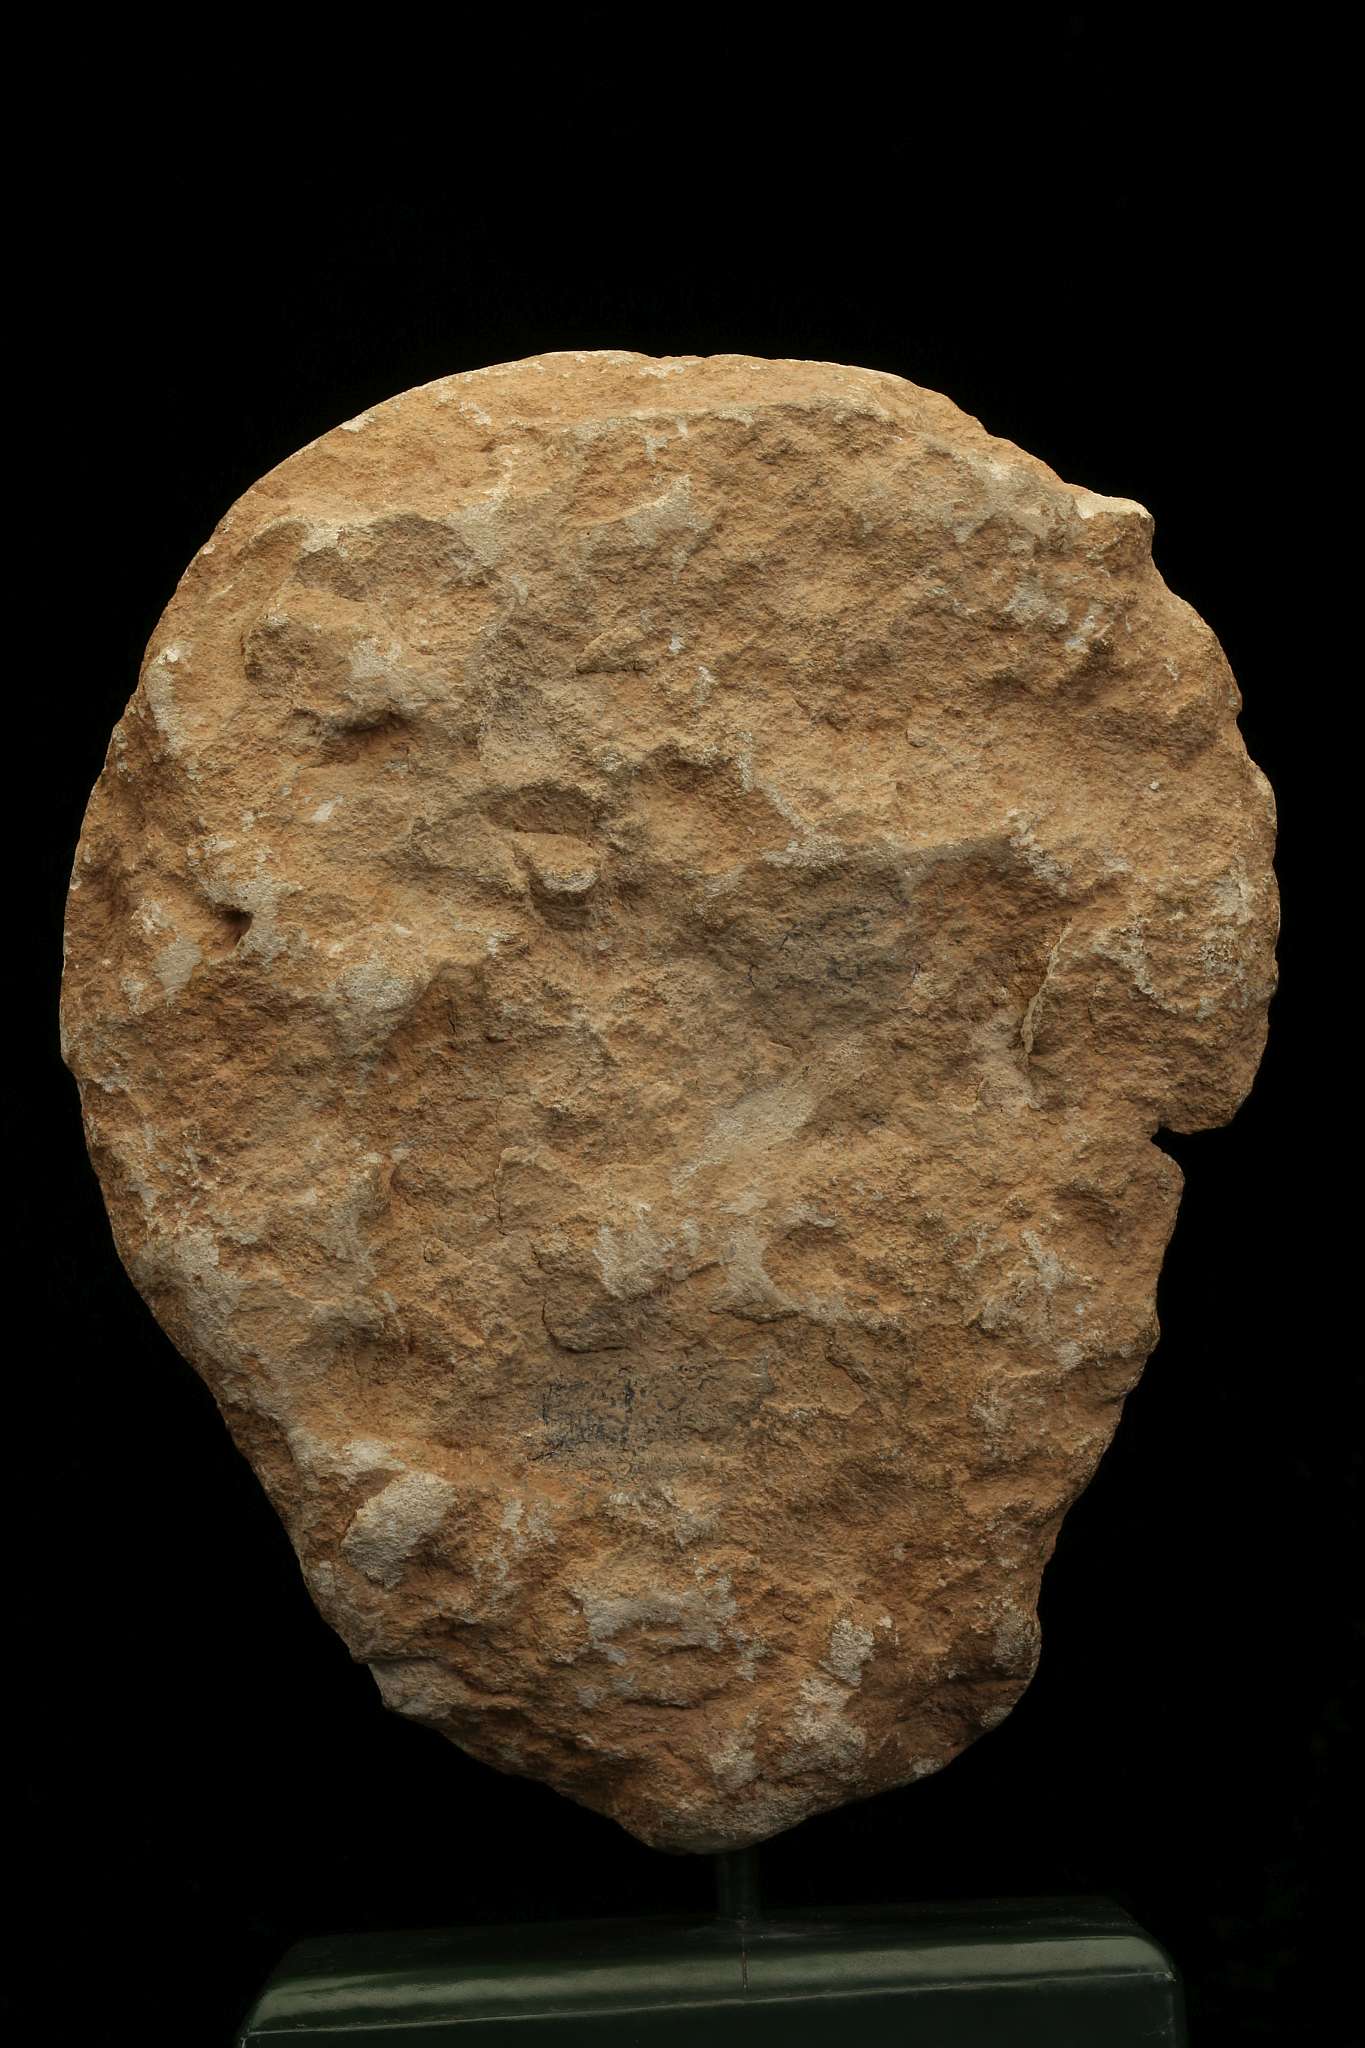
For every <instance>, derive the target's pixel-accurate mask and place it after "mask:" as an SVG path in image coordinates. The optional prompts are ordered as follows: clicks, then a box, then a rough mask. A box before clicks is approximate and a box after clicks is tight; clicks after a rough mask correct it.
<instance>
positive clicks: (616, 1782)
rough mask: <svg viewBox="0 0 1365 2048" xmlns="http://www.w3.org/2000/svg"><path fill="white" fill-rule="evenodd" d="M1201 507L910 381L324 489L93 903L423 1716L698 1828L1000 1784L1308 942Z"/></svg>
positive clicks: (162, 1300) (212, 1239)
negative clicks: (1203, 569) (1078, 477)
mask: <svg viewBox="0 0 1365 2048" xmlns="http://www.w3.org/2000/svg"><path fill="white" fill-rule="evenodd" d="M1151 536H1152V521H1151V519H1150V517H1149V515H1148V514H1147V513H1146V512H1145V511H1144V510H1143V509H1142V508H1141V506H1139V505H1135V504H1132V503H1130V502H1128V501H1127V500H1125V499H1114V498H1101V497H1096V496H1094V495H1093V494H1092V493H1090V492H1089V491H1086V490H1082V489H1078V488H1075V487H1074V486H1072V485H1069V484H1064V483H1062V482H1060V481H1059V480H1058V478H1057V477H1056V476H1054V475H1053V473H1052V472H1051V471H1050V470H1049V469H1047V468H1045V467H1044V465H1043V464H1042V463H1040V462H1037V461H1035V460H1033V459H1032V458H1031V457H1029V456H1027V455H1025V454H1022V453H1021V452H1020V451H1019V450H1018V449H1017V448H1014V447H1012V446H1011V445H1010V444H1009V443H1007V442H1003V441H998V440H994V439H992V438H991V437H990V436H989V435H988V434H986V433H985V432H984V431H983V430H982V428H981V427H980V426H978V425H977V424H976V422H975V421H973V420H970V419H968V418H966V417H964V415H963V414H962V413H960V412H959V411H957V409H956V408H955V407H954V406H953V405H951V404H950V403H949V402H948V400H947V399H945V398H941V397H939V396H937V395H936V394H934V393H932V392H928V391H921V390H919V389H917V388H916V387H915V386H913V385H911V384H907V383H904V382H902V381H901V380H900V379H898V378H896V377H892V376H886V375H882V374H878V373H875V372H871V371H866V370H858V369H848V368H840V367H835V366H832V365H829V364H823V363H806V362H789V361H778V362H768V361H756V360H753V359H751V358H747V357H743V356H715V357H709V358H704V359H698V358H695V357H683V358H677V359H671V360H662V361H655V360H651V359H649V358H647V357H643V356H637V355H629V354H622V353H618V352H615V351H602V352H598V353H588V354H560V355H547V356H540V357H536V358H533V359H532V360H530V361H528V362H523V363H513V364H506V365H500V366H498V367H497V368H493V369H488V370H484V371H480V372H477V373H472V374H469V375H464V376H457V377H450V378H447V379H444V380H442V381H441V382H439V383H436V384H432V385H428V386H427V387H425V388H424V389H422V390H418V391H410V392H407V393H405V394H404V395H403V396H402V397H400V398H395V399H393V400H392V401H391V402H389V403H388V404H386V405H381V406H378V407H376V408H375V409H374V410H373V411H372V412H370V413H368V414H365V415H363V416H362V417H361V418H360V419H357V420H352V421H350V422H348V423H347V425H346V426H344V427H342V428H339V429H338V430H337V431H336V432H334V433H330V434H326V435H324V436H323V437H322V439H321V440H318V441H315V442H314V443H313V444H312V445H311V446H310V447H307V448H305V449H303V450H302V451H301V452H300V453H299V454H297V455H295V456H293V457H291V459H290V460H289V461H287V462H285V463H283V464H281V466H280V467H279V468H278V469H276V470H274V471H272V472H271V474H270V475H269V476H267V477H265V478H264V479H263V480H262V481H261V482H260V483H259V484H257V485H256V486H255V488H254V489H253V490H251V491H249V492H248V493H247V494H246V496H245V497H244V498H243V499H242V500H241V501H240V502H239V503H238V504H237V505H235V506H234V507H233V509H232V510H231V512H229V513H228V515H227V516H226V518H225V519H224V520H223V521H222V523H221V524H220V525H219V527H218V528H217V530H216V531H215V533H214V535H213V537H212V539H211V540H210V541H209V542H208V543H207V545H206V546H205V547H204V548H203V549H201V550H200V552H199V554H198V555H197V556H196V557H195V560H194V561H193V562H192V563H191V565H190V567H189V569H188V570H187V572H186V574H185V577H184V579H183V581H182V582H181V584H180V587H179V589H178V590H177V591H176V593H175V596H174V597H173V599H172V600H171V603H170V605H169V606H168V608H167V610H166V613H165V616H164V617H163V619H162V621H161V623H160V625H159V626H158V628H157V631H156V634H155V636H154V638H153V641H152V644H151V647H150V649H149V650H148V654H147V658H146V661H145V664H144V666H143V670H142V676H141V680H140V682H139V685H138V688H137V692H136V694H135V696H134V697H133V700H132V702H131V704H130V705H129V708H128V711H127V713H126V715H125V716H124V718H123V720H122V721H121V723H120V725H119V727H118V729H117V730H116V732H115V734H114V736H113V741H112V744H111V747H110V751H109V757H108V761H107V764H106V766H105V770H104V773H103V775H102V776H101V778H100V782H99V785H98V787H97V788H96V790H95V793H94V795H93V797H92V799H91V803H90V809H89V813H88V815H87V818H86V821H85V828H84V832H83V834H82V838H81V843H80V850H79V853H78V856H77V860H76V867H75V874H74V877H73V881H72V894H71V898H70V908H69V916H68V962H67V970H66V983H65V991H64V1001H63V1023H64V1035H65V1046H66V1054H67V1058H68V1060H69V1062H70V1064H71V1066H72V1068H73V1070H74V1072H75V1074H76V1075H77V1078H78V1080H79V1082H80V1085H81V1094H82V1100H83V1104H84V1110H85V1118H86V1126H87V1131H88V1135H89V1141H90V1147H91V1152H92V1155H93V1158H94V1161H95V1164H96V1167H97V1169H98V1171H99V1174H100V1178H101V1180H102V1182H103V1185H104V1189H105V1193H106V1196H107V1199H108V1203H109V1210H110V1215H111V1218H112V1221H113V1227H114V1232H115V1235H116V1238H117V1241H118V1245H119V1249H120V1252H121V1254H122V1256H123V1258H124V1260H125V1261H126V1263H127V1265H128V1268H129V1270H130V1272H131V1273H132V1274H133V1276H134V1278H135V1280H136V1282H137V1284H138V1286H139V1287H140V1288H141V1290H142V1292H143V1293H144V1294H145V1296H146V1297H147V1299H148V1301H149V1302H150V1303H151V1305H152V1307H153V1309H154V1311H155V1312H156V1314H157V1316H158V1318H159V1319H160V1321H161V1322H162V1323H163V1324H164V1326H165V1328H166V1329H167V1330H168V1331H169V1332H170V1334H171V1335H172V1337H173V1338H174V1339H175V1341H176V1342H177V1343H178V1344H179V1345H180V1346H181V1347H182V1349H183V1350H184V1352H185V1353H186V1355H187V1356H188V1357H189V1358H190V1359H192V1360H193V1362H194V1363H195V1365H196V1366H197V1367H198V1368H199V1370H200V1371H201V1372H202V1373H203V1374H204V1376H205V1378H206V1379H207V1381H208V1382H209V1384H210V1386H211V1387H212V1388H213V1391H214V1393H215V1395H216V1397H217V1399H218V1401H219V1403H220V1404H221V1406H222V1409H223V1412H224V1415H225V1416H226V1418H227V1421H228V1424H229V1426H230V1427H231V1429H232V1431H233V1434H234V1436H235V1438H236V1440H237V1442H238V1443H239V1444H240V1445H241V1447H242V1449H243V1451H244V1452H245V1453H246V1455H247V1456H248V1457H249V1458H250V1459H251V1461H252V1463H253V1465H254V1466H255V1468H256V1470H257V1471H258V1472H259V1474H260V1476H261V1478H262V1480H263V1482H264V1483H265V1485H266V1487H267V1488H268V1490H269V1492H270V1495H271V1497H272V1499H273V1500H274V1502H275V1504H276V1506H277V1507H278V1509H279V1511H280V1513H281V1515H282V1516H283V1517H284V1519H285V1521H286V1523H287V1525H288V1527H289V1531H290V1534H291V1536H292V1538H293V1541H294V1544H295V1545H296V1547H297V1550H298V1553H299V1557H300V1559H301V1561H302V1565H303V1569H304V1572H305V1575H306V1577H307V1581H308V1584H309V1586H310V1588H311V1589H312V1592H313V1594H314V1597H315V1598H316V1600H317V1602H318V1604H319V1606H320V1607H321V1609H322V1611H323V1613H324V1614H325V1615H326V1616H327V1618H328V1620H329V1621H330V1622H331V1623H332V1624H333V1626H334V1627H335V1628H336V1629H338V1630H339V1632H340V1633H341V1635H342V1636H343V1637H344V1638H345V1640H346V1642H347V1643H348V1644H349V1646H350V1647H351V1649H352V1651H353V1652H354V1654H355V1655H356V1656H357V1657H359V1658H362V1659H364V1660H366V1661H367V1662H368V1663H369V1664H370V1665H371V1667H372V1668H373V1670H374V1672H375V1675H376V1677H377V1679H378V1682H379V1685H380V1688H381V1690H382V1692H383V1695H384V1698H385V1699H386V1700H387V1701H388V1702H389V1704H390V1705H391V1706H394V1707H397V1708H398V1709H400V1710H401V1711H403V1712H405V1713H408V1714H411V1715H414V1716H416V1717H417V1718H419V1719H422V1720H425V1721H429V1722H431V1723H432V1724H434V1725H435V1726H436V1727H438V1728H440V1729H441V1730H443V1731H444V1732H445V1733H446V1734H447V1735H449V1736H450V1737H451V1738H452V1739H453V1740H455V1741H456V1742H459V1743H460V1744H462V1745H463V1746H464V1747H465V1748H467V1749H469V1750H472V1751H473V1752H474V1753H475V1754H476V1755H477V1756H480V1757H483V1758H486V1759H487V1760H488V1761H490V1762H491V1763H494V1764H497V1765H499V1766H500V1767H502V1768H504V1769H507V1770H512V1771H519V1772H527V1773H530V1774H532V1775H534V1776H537V1777H541V1778H544V1779H547V1780H548V1781H549V1782H550V1783H551V1784H553V1785H556V1786H558V1787H559V1788H560V1789H561V1790H563V1791H565V1792H567V1793H569V1794H571V1795H572V1796H573V1797H574V1798H576V1799H580V1800H583V1801H585V1802H586V1803H587V1804H588V1805H590V1806H594V1807H597V1808H599V1809H601V1810H602V1811H603V1812H606V1813H609V1814H613V1815H615V1816H616V1818H617V1819H618V1820H620V1821H621V1822H622V1823H623V1824H624V1825H625V1826H626V1827H628V1828H630V1829H632V1830H633V1831H634V1832H635V1833H637V1834H639V1835H641V1836H642V1837H644V1838H645V1839H646V1840H647V1841H651V1842H654V1843H657V1844H659V1845H661V1846H663V1847H665V1848H671V1849H712V1848H719V1847H730V1846H734V1845H738V1844H741V1843H744V1842H749V1841H754V1840H758V1839H760V1838H762V1837H763V1836H765V1835H769V1834H771V1833H773V1832H774V1831H775V1830H777V1829H780V1828H784V1827H786V1826H788V1825H790V1824H791V1823H792V1822H794V1821H797V1820H799V1819H801V1818H802V1817H803V1816H804V1815H806V1814H808V1813H812V1812H815V1811H818V1810H819V1809H821V1808H824V1807H828V1806H831V1805H833V1804H836V1803H837V1802H839V1801H842V1800H845V1799H848V1798H850V1797H853V1796H855V1795H858V1794H861V1793H866V1792H871V1791H875V1790H877V1789H878V1788H880V1787H884V1786H889V1785H897V1784H901V1783H903V1782H905V1781H906V1780H908V1779H912V1778H916V1777H919V1776H922V1775H923V1774H925V1773H927V1772H931V1771H934V1770H936V1769H937V1768H938V1767H939V1766H940V1765H942V1764H944V1763H945V1762H946V1761H947V1760H948V1759H949V1758H950V1757H952V1756H953V1755H955V1754H956V1753H957V1752H958V1751H959V1750H961V1749H962V1747H963V1746H964V1745H965V1744H966V1743H968V1742H970V1741H971V1740H972V1738H973V1736H974V1735H975V1734H976V1733H977V1732H978V1731H979V1730H981V1729H983V1728H987V1727H990V1726H993V1725H994V1724H995V1723H996V1722H998V1721H999V1720H1000V1719H1001V1718H1002V1717H1003V1716H1004V1715H1005V1713H1007V1712H1008V1710H1009V1708H1010V1706H1011V1705H1012V1704H1013V1702H1014V1701H1015V1700H1016V1699H1017V1698H1018V1696H1019V1694H1020V1692H1021V1691H1022V1690H1023V1688H1024V1686H1025V1685H1026V1684H1027V1682H1028V1679H1029V1676H1030V1674H1031V1672H1032V1670H1033V1668H1034V1662H1035V1656H1036V1650H1037V1641H1038V1631H1037V1624H1036V1620H1035V1600H1036V1595H1037V1590H1038V1582H1039V1576H1040V1573H1041V1571H1042V1569H1043V1565H1044V1563H1045V1561H1046V1559H1047V1557H1048V1554H1049V1552H1050V1550H1051V1547H1052V1543H1053V1540H1054V1537H1055V1535H1056V1532H1057V1528H1058V1525H1059V1522H1060V1519H1061V1516H1062V1514H1063V1512H1064V1510H1065V1508H1066V1506H1067V1504H1068V1503H1069V1502H1070V1501H1071V1500H1072V1499H1074V1497H1075V1495H1076V1494H1077V1492H1078V1491H1079V1489H1080V1488H1081V1487H1082V1486H1083V1485H1084V1484H1085V1481H1086V1480H1087V1478H1088V1477H1089V1475H1090V1474H1091V1472H1092V1471H1093V1470H1094V1467H1095V1464H1096V1461H1097V1460H1098V1458H1099V1456H1100V1453H1101V1451H1102V1450H1103V1449H1104V1446H1105V1444H1106V1443H1107V1442H1108V1440H1109V1437H1110V1435H1111V1433H1112V1431H1113V1428H1114V1425H1115V1422H1116V1420H1117V1417H1118V1412H1119V1405H1120V1403H1121V1401H1122V1398H1123V1396H1124V1394H1125V1392H1126V1391H1127V1390H1128V1388H1129V1387H1131V1385H1132V1383H1133V1381H1134V1379H1135V1377H1136V1375H1137V1373H1138V1371H1139V1369H1140V1367H1141V1364H1142V1361H1143V1359H1144V1357H1145V1356H1146V1354H1147V1352H1148V1350H1149V1349H1150V1347H1151V1345H1152V1343H1153V1340H1154V1338H1155V1335H1156V1321H1155V1317H1154V1313H1153V1294H1154V1287H1155V1282H1156V1277H1157V1271H1158V1267H1159V1265H1160V1262H1161V1257H1162V1253H1163V1250H1164V1247H1165V1244H1166V1241H1167V1237H1168V1235H1169V1233H1170V1230H1171V1226H1172V1223H1173V1221H1174V1217H1175V1211H1176V1204H1177V1200H1178V1196H1179V1190H1180V1173H1179V1170H1178V1169H1177V1167H1176V1166H1175V1165H1174V1163H1173V1162H1172V1161H1171V1160H1170V1158H1168V1157H1167V1156H1166V1155H1165V1154H1164V1153H1163V1152H1162V1151H1160V1150H1159V1149H1158V1148H1157V1146H1156V1145H1154V1144H1153V1142H1152V1137H1153V1133H1154V1132H1155V1131H1156V1130H1157V1129H1158V1127H1159V1126H1162V1125H1166V1126H1170V1127H1173V1128H1175V1129H1177V1130H1191V1129H1195V1128H1199V1127H1202V1126H1206V1125H1210V1124H1217V1123H1220V1122H1222V1121H1223V1120H1224V1119H1226V1118H1227V1117H1229V1116H1230V1115H1231V1114H1232V1112H1233V1110H1234V1109H1235V1108H1236V1106H1237V1104H1238V1102H1239V1101H1240V1100H1241V1098H1242V1096H1243V1095H1244V1093H1245V1091H1246V1089H1247V1087H1248V1085H1249V1083H1250V1081H1251V1077H1252V1074H1253V1071H1254V1069H1255V1066H1256V1062H1257V1059H1258V1057H1259V1054H1260V1050H1261V1046H1262V1040H1263V1035H1264V1030H1265V1011H1266V1003H1267V999H1268V996H1269V994H1270V991H1271V988H1272V983H1273V975H1274V967H1273V957H1272V948H1273V942H1274V933H1275V919H1276V909H1275V893H1274V884H1273V880H1272V876H1271V870H1270V857H1271V849H1272V839H1273V808H1272V801H1271V796H1270V792H1269V789H1268V787H1267V785H1266V783H1265V781H1264V778H1263V777H1262V776H1261V775H1260V774H1259V772H1258V771H1257V770H1256V769H1255V768H1254V767H1253V766H1252V765H1251V763H1250V762H1249V760H1248V759H1247V756H1246V753H1245V751H1244V749H1243V746H1242V743H1241V739H1240V736H1239V734H1238V731H1237V727H1236V723H1235V720H1236V713H1237V708H1238V702H1239V699H1238V693H1237V689H1236V686H1235V684H1234V682H1233V679H1232V676H1231V674H1230V673H1229V671H1228V667H1227V663H1226V661H1225V660H1224V657H1223V655H1222V653H1221V651H1220V649H1219V647H1218V645H1217V643H1216V641H1215V640H1214V637H1213V635H1212V634H1211V633H1210V632H1209V630H1208V628H1207V627H1206V626H1205V625H1203V624H1202V623H1201V621H1200V620H1199V619H1198V618H1197V617H1196V616H1195V614H1194V612H1193V611H1191V610H1190V608H1189V606H1188V605H1187V604H1185V603H1183V602H1182V601H1181V600H1180V599H1179V598H1176V597H1174V596H1172V595H1171V593H1170V592H1169V591H1168V590H1167V589H1166V588H1165V586H1164V585H1163V583H1162V581H1161V579H1160V577H1159V576H1158V575H1157V573H1156V571H1155V569H1154V568H1153V565H1152V559H1151Z"/></svg>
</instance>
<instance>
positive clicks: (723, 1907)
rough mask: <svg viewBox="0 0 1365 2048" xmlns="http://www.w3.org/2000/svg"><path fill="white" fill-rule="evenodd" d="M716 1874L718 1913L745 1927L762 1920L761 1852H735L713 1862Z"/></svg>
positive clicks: (723, 1917) (754, 1850) (753, 1850)
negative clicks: (760, 1888)
mask: <svg viewBox="0 0 1365 2048" xmlns="http://www.w3.org/2000/svg"><path fill="white" fill-rule="evenodd" d="M712 1860H713V1862H714V1864H715V1870H716V1912H717V1914H718V1916H719V1917H720V1918H721V1919H722V1920H736V1921H738V1922H739V1924H740V1925H741V1926H744V1925H746V1924H747V1923H748V1922H750V1921H753V1920H757V1918H758V1916H759V1891H758V1851H757V1850H756V1849H731V1850H729V1851H727V1853H726V1854H724V1855H722V1856H716V1857H714V1858H713V1859H712Z"/></svg>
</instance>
